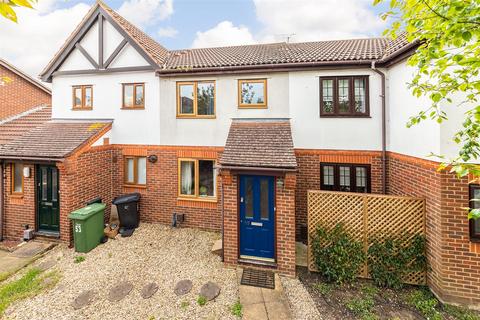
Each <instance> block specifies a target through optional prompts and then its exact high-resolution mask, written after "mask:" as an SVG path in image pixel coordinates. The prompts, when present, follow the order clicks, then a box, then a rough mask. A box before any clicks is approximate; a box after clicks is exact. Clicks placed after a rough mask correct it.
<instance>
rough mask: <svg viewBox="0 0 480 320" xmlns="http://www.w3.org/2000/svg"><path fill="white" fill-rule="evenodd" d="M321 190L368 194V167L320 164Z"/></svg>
mask: <svg viewBox="0 0 480 320" xmlns="http://www.w3.org/2000/svg"><path fill="white" fill-rule="evenodd" d="M320 171H321V172H320V177H321V178H320V180H321V186H320V189H321V190H331V191H344V192H361V193H369V192H370V166H369V165H357V164H333V163H322V164H320Z"/></svg>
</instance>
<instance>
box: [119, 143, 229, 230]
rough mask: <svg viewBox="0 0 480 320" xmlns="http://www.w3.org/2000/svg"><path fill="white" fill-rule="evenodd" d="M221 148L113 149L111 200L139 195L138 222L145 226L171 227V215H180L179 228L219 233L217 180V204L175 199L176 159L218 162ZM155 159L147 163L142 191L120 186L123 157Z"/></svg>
mask: <svg viewBox="0 0 480 320" xmlns="http://www.w3.org/2000/svg"><path fill="white" fill-rule="evenodd" d="M221 151H222V148H216V147H162V146H160V147H153V146H150V147H134V146H115V157H116V161H117V163H116V164H115V165H114V171H115V172H114V182H113V189H114V196H117V195H120V194H124V193H130V192H139V193H140V194H141V195H142V197H141V200H140V219H141V220H142V221H146V222H157V223H158V222H159V223H163V224H171V222H172V215H173V213H184V214H185V222H184V223H182V224H181V226H183V227H195V228H200V229H205V230H216V231H219V230H220V228H221V201H220V179H217V201H215V202H204V201H192V200H179V199H178V159H179V158H195V159H214V160H218V159H219V157H220V155H221ZM127 155H132V156H133V155H136V156H150V155H156V156H157V157H158V161H157V162H156V163H151V162H149V161H147V184H146V187H145V188H134V187H129V186H126V185H124V183H123V181H124V165H125V164H124V156H127Z"/></svg>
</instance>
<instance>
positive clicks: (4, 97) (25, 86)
mask: <svg viewBox="0 0 480 320" xmlns="http://www.w3.org/2000/svg"><path fill="white" fill-rule="evenodd" d="M0 77H9V78H10V79H11V80H12V82H9V83H7V84H6V85H4V86H0V106H2V107H1V108H0V119H4V118H8V117H11V116H13V115H16V114H19V113H22V112H25V111H27V110H29V109H31V108H33V107H35V106H38V105H41V104H50V102H51V95H50V94H49V93H47V92H45V91H43V90H42V89H40V88H38V87H37V86H35V85H33V84H32V83H30V82H28V81H27V80H25V79H24V78H22V77H20V76H18V75H17V74H16V73H13V72H11V71H10V70H8V69H6V68H5V67H3V66H0Z"/></svg>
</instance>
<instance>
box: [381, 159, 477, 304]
mask: <svg viewBox="0 0 480 320" xmlns="http://www.w3.org/2000/svg"><path fill="white" fill-rule="evenodd" d="M437 167H438V163H435V162H432V161H427V160H422V159H418V158H414V157H409V156H405V155H400V154H396V153H389V155H388V180H387V181H388V193H389V194H394V195H409V196H416V197H424V198H425V199H426V215H427V216H426V221H427V226H426V227H427V245H428V252H427V254H428V259H429V263H430V267H431V271H430V272H429V278H428V280H429V285H430V287H431V288H432V290H433V291H434V292H435V293H436V294H437V295H438V296H439V298H441V299H442V300H444V301H446V302H454V303H465V304H470V305H477V306H478V305H479V304H480V285H479V284H478V283H479V282H478V279H480V250H478V249H479V246H478V245H477V244H472V243H471V242H470V239H469V231H468V220H467V216H466V212H465V210H464V209H462V208H464V207H468V204H469V203H468V200H469V199H468V197H469V195H468V179H467V178H464V179H458V178H457V177H455V176H454V175H453V174H450V173H447V172H438V171H437ZM477 250H478V251H477Z"/></svg>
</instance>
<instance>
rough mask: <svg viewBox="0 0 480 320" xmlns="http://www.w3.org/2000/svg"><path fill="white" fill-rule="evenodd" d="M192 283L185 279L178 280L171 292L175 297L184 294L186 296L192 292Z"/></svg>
mask: <svg viewBox="0 0 480 320" xmlns="http://www.w3.org/2000/svg"><path fill="white" fill-rule="evenodd" d="M192 287H193V283H192V281H191V280H188V279H185V280H180V281H179V282H178V283H177V284H176V285H175V288H174V289H173V292H175V294H176V295H177V296H183V295H184V294H187V293H189V292H190V290H192Z"/></svg>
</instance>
